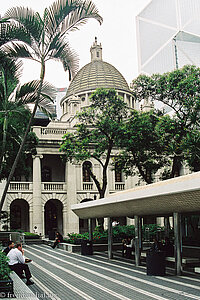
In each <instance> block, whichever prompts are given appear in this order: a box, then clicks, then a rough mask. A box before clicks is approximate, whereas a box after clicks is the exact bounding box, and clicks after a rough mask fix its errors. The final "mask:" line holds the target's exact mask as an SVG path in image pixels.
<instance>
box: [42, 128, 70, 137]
mask: <svg viewBox="0 0 200 300" xmlns="http://www.w3.org/2000/svg"><path fill="white" fill-rule="evenodd" d="M66 133H67V129H63V128H44V127H42V128H41V135H47V134H50V135H52V134H53V135H61V136H63V135H64V134H66Z"/></svg>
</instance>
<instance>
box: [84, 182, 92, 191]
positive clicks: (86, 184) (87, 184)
mask: <svg viewBox="0 0 200 300" xmlns="http://www.w3.org/2000/svg"><path fill="white" fill-rule="evenodd" d="M92 189H93V183H92V182H83V190H84V191H91V190H92Z"/></svg>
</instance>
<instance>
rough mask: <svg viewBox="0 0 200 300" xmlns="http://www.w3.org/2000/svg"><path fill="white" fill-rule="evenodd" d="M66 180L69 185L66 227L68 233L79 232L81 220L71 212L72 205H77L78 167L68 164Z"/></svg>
mask: <svg viewBox="0 0 200 300" xmlns="http://www.w3.org/2000/svg"><path fill="white" fill-rule="evenodd" d="M65 180H66V185H67V213H66V220H65V222H66V223H65V226H66V230H67V233H70V232H76V233H78V232H79V218H78V217H77V215H76V214H75V213H74V212H73V211H72V210H71V205H72V204H77V195H76V190H77V188H76V166H75V165H73V164H71V163H69V162H68V163H66V168H65Z"/></svg>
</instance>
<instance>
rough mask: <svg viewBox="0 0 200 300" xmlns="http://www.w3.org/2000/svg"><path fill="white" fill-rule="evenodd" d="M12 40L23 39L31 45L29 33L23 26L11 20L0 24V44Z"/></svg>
mask: <svg viewBox="0 0 200 300" xmlns="http://www.w3.org/2000/svg"><path fill="white" fill-rule="evenodd" d="M12 41H23V42H24V43H27V44H28V45H31V39H30V35H29V34H28V32H27V30H26V28H24V26H22V25H20V24H16V23H14V22H12V21H10V22H9V23H2V24H0V46H2V45H4V44H6V43H8V42H12Z"/></svg>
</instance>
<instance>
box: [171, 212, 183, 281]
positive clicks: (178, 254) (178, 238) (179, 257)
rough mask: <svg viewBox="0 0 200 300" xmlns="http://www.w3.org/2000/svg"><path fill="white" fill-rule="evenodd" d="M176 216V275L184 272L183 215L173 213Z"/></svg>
mask: <svg viewBox="0 0 200 300" xmlns="http://www.w3.org/2000/svg"><path fill="white" fill-rule="evenodd" d="M173 217H174V237H175V241H174V246H175V249H174V250H175V253H174V255H175V269H176V275H181V273H182V251H181V238H182V237H181V217H180V214H179V213H173Z"/></svg>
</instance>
